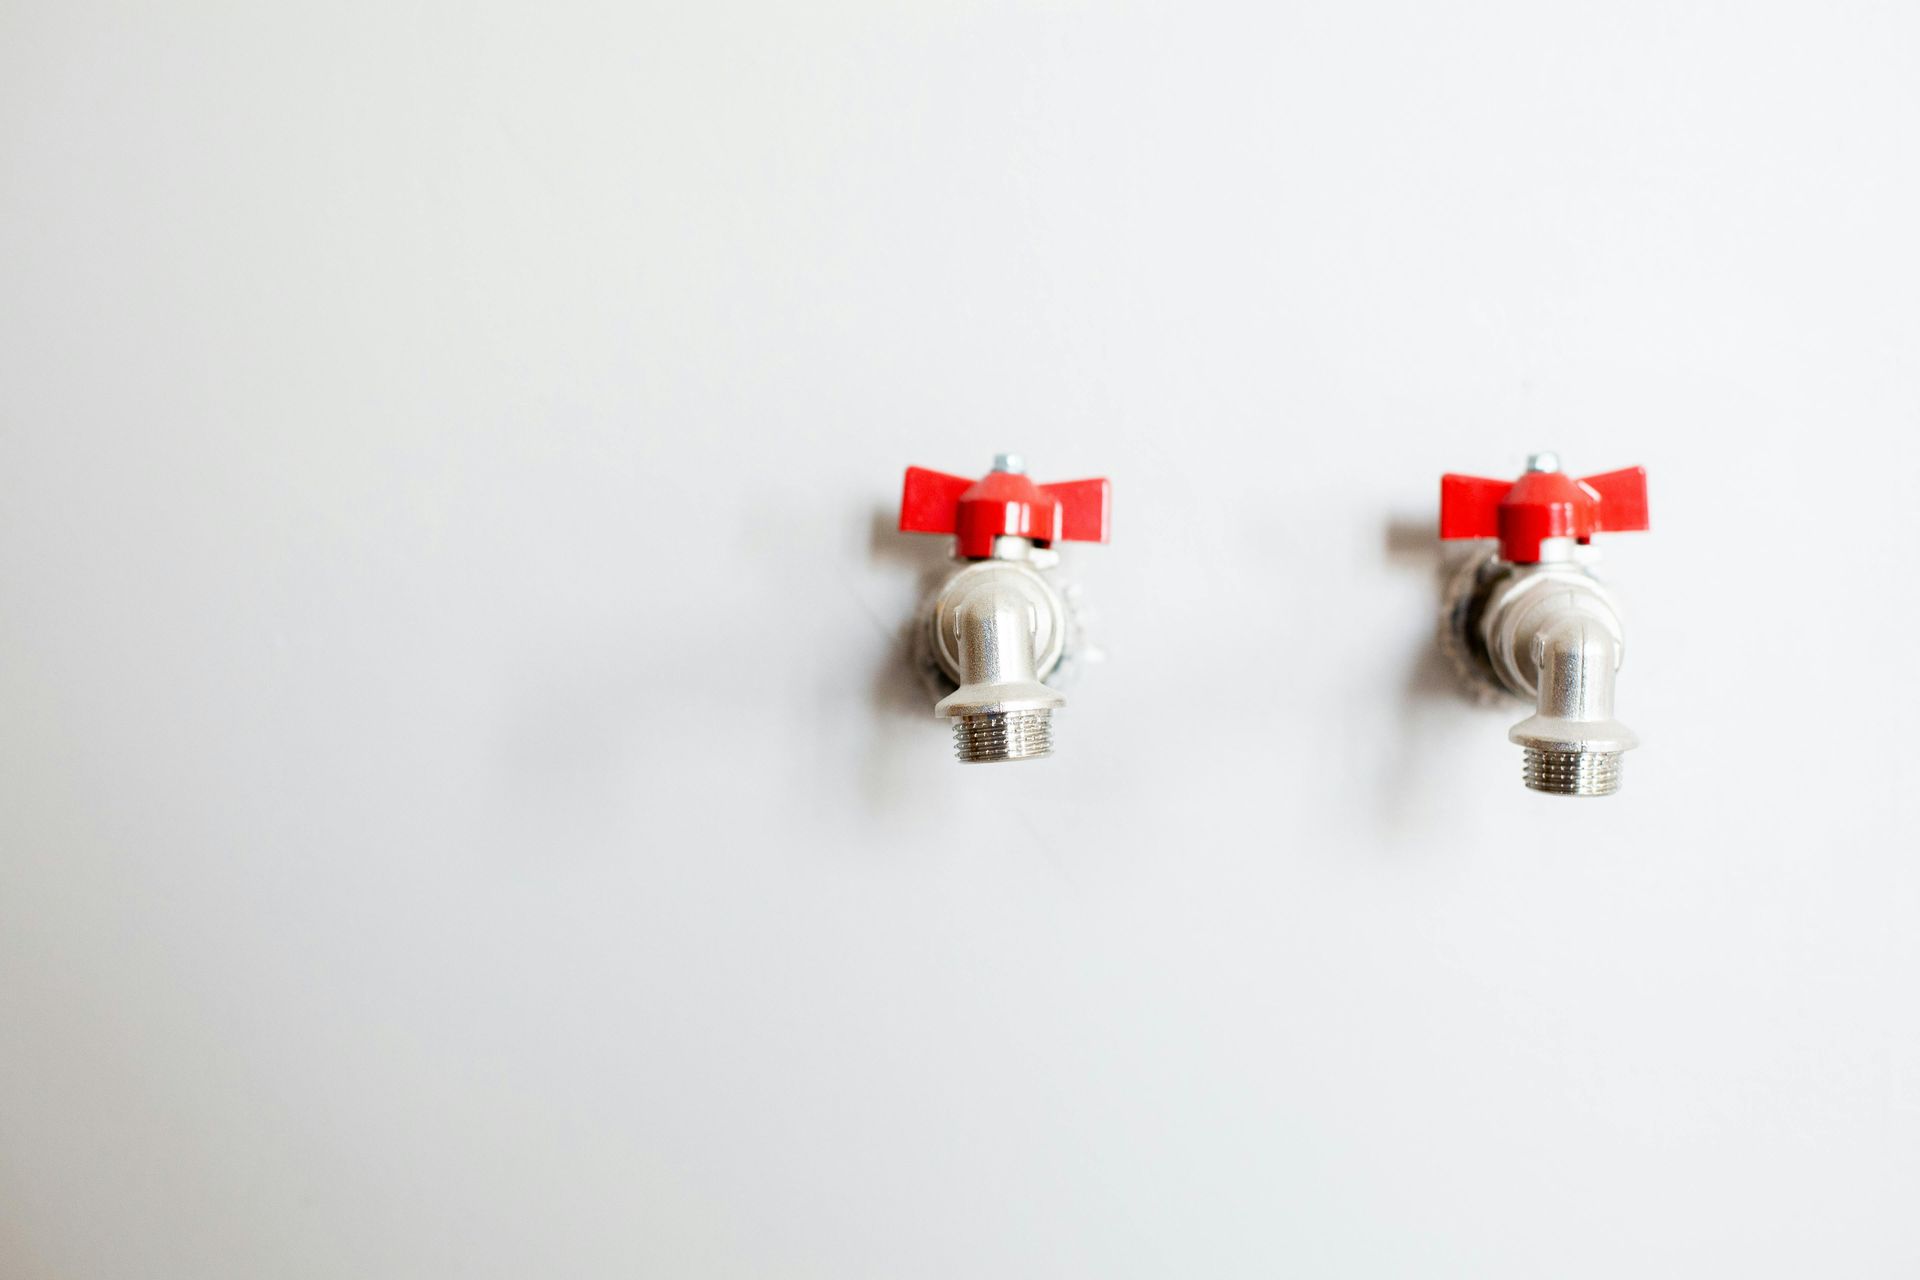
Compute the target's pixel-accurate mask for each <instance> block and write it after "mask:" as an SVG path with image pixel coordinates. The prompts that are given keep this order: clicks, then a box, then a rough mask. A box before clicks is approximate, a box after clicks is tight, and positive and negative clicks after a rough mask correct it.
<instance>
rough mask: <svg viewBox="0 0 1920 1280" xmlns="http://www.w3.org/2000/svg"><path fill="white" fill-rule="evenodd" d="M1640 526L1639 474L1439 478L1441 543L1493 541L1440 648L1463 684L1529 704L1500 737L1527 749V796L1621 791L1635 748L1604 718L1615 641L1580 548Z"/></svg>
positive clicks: (1453, 604) (1616, 629) (1616, 617)
mask: <svg viewBox="0 0 1920 1280" xmlns="http://www.w3.org/2000/svg"><path fill="white" fill-rule="evenodd" d="M1646 527H1647V473H1646V472H1645V471H1644V470H1642V469H1641V468H1639V467H1629V468H1627V469H1626V470H1624V471H1609V472H1607V473H1605V474H1604V475H1597V476H1588V477H1586V478H1585V479H1584V480H1575V479H1573V478H1572V477H1571V476H1568V475H1565V474H1564V473H1562V472H1561V470H1560V462H1559V459H1558V458H1556V457H1555V456H1554V455H1553V454H1550V453H1539V454H1535V455H1533V457H1531V458H1529V459H1528V461H1527V471H1526V474H1525V475H1523V476H1521V477H1520V479H1519V480H1518V481H1511V480H1485V479H1481V478H1479V477H1476V476H1460V475H1447V476H1442V477H1441V478H1440V536H1441V537H1442V538H1498V539H1499V540H1500V544H1499V547H1498V548H1497V549H1494V550H1490V551H1489V552H1488V553H1487V554H1486V555H1485V556H1484V557H1476V558H1474V559H1472V560H1471V561H1469V562H1467V563H1466V564H1465V565H1464V566H1463V567H1462V569H1461V571H1460V572H1459V573H1458V574H1456V575H1455V576H1454V578H1453V581H1452V583H1451V585H1450V586H1449V588H1448V592H1447V602H1446V609H1447V616H1446V622H1445V626H1446V636H1447V641H1448V647H1449V649H1450V651H1451V652H1452V654H1453V655H1454V657H1455V659H1456V661H1457V663H1458V665H1459V666H1460V667H1461V668H1462V670H1463V672H1464V674H1465V675H1466V676H1467V677H1468V678H1469V679H1471V680H1473V681H1476V682H1478V683H1480V684H1481V685H1483V686H1486V687H1491V688H1493V689H1497V690H1499V691H1501V692H1504V693H1508V694H1512V695H1513V696H1515V697H1518V698H1524V699H1527V700H1530V701H1532V702H1533V703H1534V707H1535V712H1534V714H1533V715H1532V716H1530V717H1528V718H1527V719H1525V720H1523V721H1521V722H1520V723H1519V724H1517V725H1515V726H1514V727H1513V730H1512V731H1511V732H1510V733H1509V734H1508V735H1507V736H1508V737H1509V738H1510V739H1511V740H1512V741H1513V742H1515V743H1517V744H1519V745H1520V746H1521V747H1522V748H1523V749H1524V750H1525V753H1526V754H1525V763H1524V766H1523V769H1522V780H1523V781H1524V782H1525V783H1526V784H1527V786H1529V787H1531V788H1532V789H1533V790H1535V791H1544V792H1548V793H1550V794H1553V795H1569V796H1606V795H1612V794H1613V793H1614V792H1615V791H1618V790H1619V789H1620V756H1621V753H1622V752H1625V751H1626V750H1628V749H1629V748H1631V747H1633V746H1634V745H1635V743H1636V739H1635V738H1634V735H1633V732H1632V730H1630V729H1628V728H1627V727H1626V726H1625V725H1623V724H1621V723H1620V722H1619V721H1618V720H1616V719H1614V718H1613V682H1614V673H1615V672H1616V671H1617V670H1619V667H1620V662H1621V659H1622V656H1623V655H1624V653H1625V640H1624V637H1623V634H1622V631H1621V626H1620V614H1619V610H1618V608H1617V607H1616V606H1615V604H1614V602H1613V599H1612V597H1611V596H1610V595H1609V594H1608V593H1607V591H1606V588H1605V587H1603V586H1602V585H1601V584H1600V581H1599V579H1598V578H1596V577H1595V576H1594V575H1593V573H1592V572H1591V569H1590V567H1589V566H1590V565H1591V564H1592V563H1593V562H1594V560H1595V559H1596V553H1595V552H1593V551H1592V550H1591V548H1590V547H1589V543H1590V542H1591V541H1592V538H1593V535H1594V534H1596V533H1618V532H1627V531H1633V530H1643V529H1645V528H1646Z"/></svg>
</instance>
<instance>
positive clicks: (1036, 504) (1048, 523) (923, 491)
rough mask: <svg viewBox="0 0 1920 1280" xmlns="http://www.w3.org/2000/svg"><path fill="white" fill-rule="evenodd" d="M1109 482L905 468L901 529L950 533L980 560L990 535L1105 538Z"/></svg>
mask: <svg viewBox="0 0 1920 1280" xmlns="http://www.w3.org/2000/svg"><path fill="white" fill-rule="evenodd" d="M1112 507H1113V486H1112V485H1111V484H1109V483H1108V482H1107V481H1105V480H1069V481H1065V482H1063V483H1060V484H1035V483H1034V482H1033V481H1031V480H1029V479H1027V477H1026V476H1024V475H1021V474H1019V473H1018V472H1014V471H992V472H989V473H987V474H986V475H985V476H982V477H981V478H980V479H978V480H969V479H967V478H966V477H965V476H954V475H948V474H946V473H945V472H941V471H929V470H927V469H926V468H925V467H908V468H907V478H906V483H905V485H904V486H903V488H902V489H901V493H900V529H901V531H902V532H903V533H951V534H954V535H955V536H956V537H958V538H959V540H960V545H959V550H960V554H961V555H963V556H965V557H967V558H968V559H971V560H984V559H986V558H987V557H989V556H991V555H992V554H993V540H994V539H995V538H1005V537H1015V538H1031V539H1032V540H1033V541H1034V542H1036V543H1039V544H1040V545H1041V546H1047V545H1050V544H1052V543H1055V542H1105V541H1106V540H1107V525H1108V520H1109V514H1110V512H1111V510H1112Z"/></svg>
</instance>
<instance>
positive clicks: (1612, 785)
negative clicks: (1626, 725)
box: [1520, 747, 1623, 796]
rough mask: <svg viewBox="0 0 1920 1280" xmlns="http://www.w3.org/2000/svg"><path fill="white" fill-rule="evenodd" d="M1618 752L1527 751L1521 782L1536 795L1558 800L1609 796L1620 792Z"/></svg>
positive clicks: (1529, 749) (1620, 753) (1619, 755)
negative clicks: (1573, 797)
mask: <svg viewBox="0 0 1920 1280" xmlns="http://www.w3.org/2000/svg"><path fill="white" fill-rule="evenodd" d="M1622 754H1623V753H1622V752H1619V751H1542V750H1541V749H1540V748H1538V747H1528V748H1527V749H1526V757H1527V758H1526V763H1525V764H1524V765H1522V766H1521V773H1520V776H1521V780H1522V781H1524V782H1525V783H1526V784H1527V787H1528V788H1529V789H1530V790H1533V791H1544V792H1546V793H1547V794H1548V795H1555V796H1610V795H1612V794H1613V793H1614V792H1616V791H1618V790H1619V789H1620V757H1621V755H1622Z"/></svg>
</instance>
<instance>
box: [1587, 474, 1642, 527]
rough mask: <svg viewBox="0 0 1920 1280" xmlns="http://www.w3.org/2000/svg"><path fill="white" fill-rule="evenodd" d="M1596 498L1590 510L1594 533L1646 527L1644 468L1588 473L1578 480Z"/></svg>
mask: <svg viewBox="0 0 1920 1280" xmlns="http://www.w3.org/2000/svg"><path fill="white" fill-rule="evenodd" d="M1580 483H1581V484H1583V485H1585V486H1586V487H1587V488H1589V489H1591V490H1592V491H1593V493H1594V496H1596V497H1597V498H1599V499H1600V502H1599V504H1598V506H1597V507H1596V508H1595V510H1594V521H1593V531H1594V532H1595V533H1639V532H1641V531H1643V530H1645V529H1646V527H1647V469H1646V468H1645V467H1626V468H1623V469H1622V470H1619V471H1606V472H1602V473H1601V474H1600V475H1597V476H1588V477H1587V478H1586V479H1584V480H1582V481H1581V482H1580Z"/></svg>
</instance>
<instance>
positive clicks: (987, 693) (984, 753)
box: [900, 453, 1112, 764]
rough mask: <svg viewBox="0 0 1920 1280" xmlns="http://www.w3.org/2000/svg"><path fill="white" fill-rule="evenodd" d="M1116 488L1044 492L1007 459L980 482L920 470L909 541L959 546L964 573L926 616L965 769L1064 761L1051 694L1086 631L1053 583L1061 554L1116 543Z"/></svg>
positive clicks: (903, 502)
mask: <svg viewBox="0 0 1920 1280" xmlns="http://www.w3.org/2000/svg"><path fill="white" fill-rule="evenodd" d="M1111 507H1112V486H1111V485H1110V484H1109V483H1108V482H1107V481H1105V480H1073V481H1066V482H1063V483H1055V484H1035V483H1034V482H1033V481H1032V480H1029V479H1028V478H1027V475H1026V463H1025V461H1024V460H1023V459H1022V458H1021V457H1020V455H1018V454H1013V453H1001V454H995V455H994V459H993V469H992V470H991V471H989V472H988V473H987V474H986V475H985V476H982V477H981V478H979V479H978V480H974V479H970V478H968V477H966V476H956V475H948V474H946V473H944V472H939V471H929V470H927V469H925V468H924V467H908V468H907V474H906V481H905V484H904V486H903V488H902V490H901V496H900V529H901V531H902V532H904V533H938V534H951V535H953V537H954V555H955V557H956V559H958V560H960V561H961V562H962V563H961V564H959V565H957V566H956V567H955V568H954V570H953V571H952V572H951V573H950V574H948V576H947V578H946V580H945V581H944V582H943V583H942V584H941V585H940V587H939V588H938V589H937V590H935V591H934V593H933V594H932V596H931V597H930V598H929V599H928V602H927V605H926V622H925V627H924V630H923V633H922V634H923V640H922V643H923V644H924V646H925V651H926V654H927V657H928V660H929V663H930V665H933V666H935V667H936V668H937V670H938V672H939V674H940V677H941V679H942V681H943V682H944V684H945V685H946V686H948V687H949V688H950V692H948V693H947V695H946V697H944V698H942V699H941V700H940V701H939V702H938V703H937V704H936V705H935V706H934V709H933V711H934V714H935V715H937V716H943V717H946V718H948V719H950V720H952V721H953V739H954V753H955V755H957V756H958V757H959V759H960V760H961V761H962V762H963V763H967V764H988V763H995V762H999V761H1006V760H1037V759H1039V758H1041V757H1042V756H1047V755H1051V754H1052V752H1053V713H1054V712H1055V711H1056V710H1058V709H1059V708H1060V707H1062V706H1064V705H1066V699H1065V698H1063V697H1062V696H1061V695H1060V693H1059V692H1058V691H1057V690H1055V689H1054V688H1052V687H1051V686H1050V685H1048V684H1047V683H1046V681H1047V679H1048V678H1049V677H1051V676H1053V675H1054V674H1055V673H1056V672H1058V671H1060V670H1061V669H1062V668H1063V665H1064V664H1065V663H1066V661H1067V660H1069V659H1071V658H1072V656H1073V650H1074V647H1075V645H1076V644H1077V643H1078V641H1079V627H1078V624H1077V621H1076V619H1075V618H1074V616H1073V612H1072V610H1071V608H1070V607H1069V604H1068V600H1067V597H1066V596H1065V595H1064V594H1063V593H1062V592H1061V591H1060V590H1059V588H1058V587H1056V586H1055V584H1054V582H1053V580H1052V575H1051V573H1050V572H1049V571H1050V570H1051V569H1052V568H1053V567H1054V565H1055V564H1056V563H1057V562H1058V559H1059V553H1058V552H1057V551H1055V550H1054V549H1053V547H1054V544H1055V543H1058V542H1105V541H1106V540H1107V532H1108V518H1109V512H1110V510H1111Z"/></svg>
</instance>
